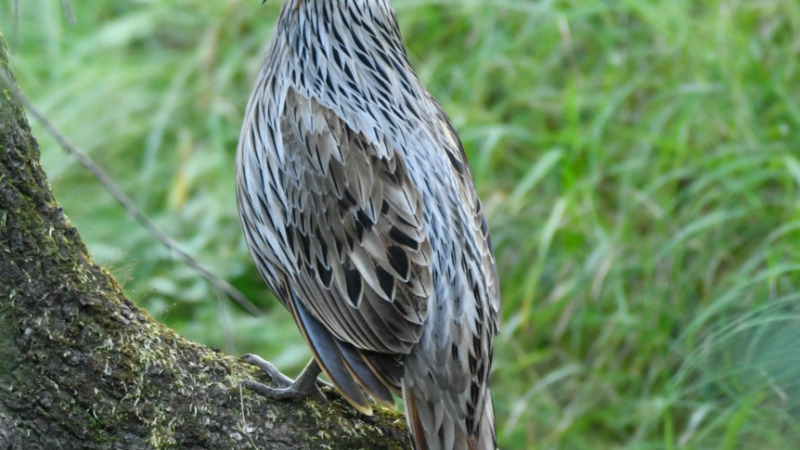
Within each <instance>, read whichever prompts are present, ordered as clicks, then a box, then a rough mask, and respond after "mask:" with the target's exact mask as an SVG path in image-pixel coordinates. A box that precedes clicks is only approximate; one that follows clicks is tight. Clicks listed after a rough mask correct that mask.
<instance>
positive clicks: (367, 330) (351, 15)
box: [237, 0, 500, 450]
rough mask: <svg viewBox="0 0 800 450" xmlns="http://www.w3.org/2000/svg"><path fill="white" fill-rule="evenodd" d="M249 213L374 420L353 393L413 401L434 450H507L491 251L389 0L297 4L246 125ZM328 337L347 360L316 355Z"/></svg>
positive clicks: (282, 279) (255, 232) (266, 264)
mask: <svg viewBox="0 0 800 450" xmlns="http://www.w3.org/2000/svg"><path fill="white" fill-rule="evenodd" d="M237 198H238V204H239V212H240V219H241V223H242V228H243V230H244V234H245V238H246V241H247V244H248V246H249V248H250V251H251V253H252V255H253V258H254V260H255V262H256V265H257V266H258V269H259V271H260V272H261V274H262V276H263V277H264V279H265V280H266V282H267V283H268V284H269V286H270V287H271V288H272V290H273V291H274V292H275V293H276V295H277V296H278V298H279V299H280V300H281V301H282V302H283V303H284V305H285V306H286V307H287V308H288V309H289V310H290V311H291V312H292V313H293V316H294V318H295V320H296V322H297V323H298V326H299V327H300V328H301V329H302V330H304V334H305V335H306V336H307V337H308V338H309V342H310V344H311V346H312V350H313V351H314V354H315V357H316V358H317V360H318V361H319V363H320V365H321V366H322V367H323V369H324V370H325V372H326V373H327V374H328V375H329V377H331V379H332V381H333V382H334V384H335V385H336V386H337V388H339V389H340V391H342V393H343V394H344V395H345V397H346V398H348V400H349V401H351V403H353V405H354V406H357V407H359V408H365V407H368V405H367V404H366V400H365V399H364V398H363V395H362V394H361V393H360V390H358V389H357V388H356V389H350V388H347V387H346V386H348V385H351V386H352V383H351V382H350V383H349V384H348V383H347V382H346V381H349V380H350V379H351V377H352V378H354V379H355V381H356V382H357V383H358V384H360V385H361V386H362V387H364V388H365V389H366V390H367V391H368V392H370V393H371V394H372V395H373V396H374V397H376V399H377V400H379V401H382V402H384V403H390V402H392V397H391V395H390V392H394V393H396V394H399V395H402V396H403V398H404V401H405V404H406V411H407V419H408V422H409V425H410V427H411V428H412V433H413V434H414V441H415V445H417V447H418V448H419V449H420V450H421V449H431V450H439V449H442V450H454V449H465V448H470V449H481V450H482V449H495V448H496V439H495V436H494V414H493V409H492V405H491V393H490V390H489V372H490V368H491V361H492V341H493V337H494V336H495V335H496V334H497V331H498V326H499V308H500V295H499V289H498V281H497V273H496V269H495V264H494V257H493V254H492V246H491V238H490V236H489V230H488V227H487V224H486V219H485V218H484V214H483V210H482V207H481V202H480V200H479V199H478V196H477V195H476V193H475V189H474V186H473V182H472V177H471V174H470V170H469V166H468V164H467V161H466V157H465V154H464V150H463V147H462V145H461V141H460V140H459V138H458V135H457V133H456V131H455V129H454V128H453V125H452V123H451V122H450V120H449V118H448V117H447V115H446V114H445V113H444V111H443V110H442V109H441V107H440V106H439V105H438V104H437V103H436V101H435V100H434V99H433V98H432V97H431V95H430V94H429V93H428V91H427V90H426V89H425V88H424V87H423V86H422V85H421V83H420V82H419V80H418V79H417V77H416V75H415V74H414V71H413V70H412V68H411V66H410V64H409V62H408V59H407V57H406V51H405V48H404V45H403V41H402V38H401V36H400V32H399V30H398V26H397V22H396V19H395V16H394V12H393V11H392V8H391V5H390V4H389V2H388V1H387V0H303V1H301V2H295V1H287V2H286V3H285V4H284V7H283V10H282V12H281V16H280V19H279V22H278V28H277V30H276V32H275V33H274V35H273V39H272V42H271V45H270V47H269V50H268V53H267V56H266V60H265V63H264V67H263V68H262V70H261V72H260V74H259V77H258V80H257V81H256V84H255V88H254V90H253V94H252V96H251V98H250V102H249V104H248V107H247V112H246V115H245V120H244V125H243V127H242V133H241V137H240V142H239V149H238V153H237ZM320 333H322V334H325V336H324V338H325V339H324V341H325V342H330V341H331V340H332V341H333V342H334V343H335V345H334V346H335V349H333V350H331V349H327V350H325V349H322V348H316V347H317V346H315V344H314V343H315V342H317V341H320V340H322V339H315V338H320V336H315V334H320ZM387 389H388V390H387ZM365 405H366V406H365Z"/></svg>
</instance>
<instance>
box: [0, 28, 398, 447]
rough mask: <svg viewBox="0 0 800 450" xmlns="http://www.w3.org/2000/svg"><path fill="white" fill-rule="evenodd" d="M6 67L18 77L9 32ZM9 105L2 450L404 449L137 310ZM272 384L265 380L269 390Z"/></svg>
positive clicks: (4, 104) (338, 408) (391, 431)
mask: <svg viewBox="0 0 800 450" xmlns="http://www.w3.org/2000/svg"><path fill="white" fill-rule="evenodd" d="M0 70H3V71H5V73H7V74H9V75H10V72H9V71H8V62H7V57H6V51H5V44H4V43H3V42H2V36H0ZM2 91H3V96H2V97H0V448H10V449H26V450H28V449H47V450H56V449H79V448H86V449H141V448H153V449H162V448H186V449H245V448H253V449H255V448H258V449H402V448H407V447H408V443H407V437H406V428H405V422H404V420H403V417H402V415H401V414H398V413H396V412H392V411H388V410H385V409H381V408H376V410H377V414H376V416H375V417H374V418H365V417H363V416H361V415H360V414H358V413H357V412H356V411H355V410H354V409H353V408H351V407H350V406H349V405H348V404H347V403H346V402H344V401H343V400H342V399H341V398H340V397H339V396H338V395H337V394H335V393H334V392H326V395H328V396H329V398H330V399H331V401H329V402H328V403H327V404H324V405H320V404H316V403H313V402H311V401H306V402H304V403H300V404H294V403H285V402H271V401H267V400H265V399H263V398H261V397H258V396H254V395H253V394H251V393H249V392H247V391H244V392H242V391H240V390H239V389H238V388H237V387H236V384H237V382H238V381H239V380H242V379H245V378H259V377H260V374H259V373H257V372H256V370H255V369H254V368H253V367H250V366H248V365H246V364H243V363H242V362H240V361H239V360H238V359H236V358H233V357H231V356H227V355H224V354H222V353H219V352H217V351H215V350H212V349H209V348H206V347H203V346H201V345H199V344H195V343H192V342H189V341H187V340H185V339H183V338H181V337H180V336H179V335H177V334H176V333H175V332H174V331H172V330H170V329H168V328H167V327H165V326H164V325H162V324H160V323H158V322H156V321H154V320H153V319H152V318H151V317H150V316H149V315H148V314H147V312H146V311H143V310H140V309H139V308H138V307H137V306H136V305H134V304H133V303H132V302H131V301H130V300H129V299H128V298H127V297H126V296H125V295H124V294H123V292H122V289H121V288H120V286H119V284H117V282H116V281H115V280H114V279H113V277H112V276H111V275H110V274H109V273H108V272H106V271H105V270H104V269H103V268H101V267H99V266H98V265H97V264H95V263H94V261H93V260H92V257H91V256H90V254H89V252H88V250H87V248H86V246H85V245H84V244H83V242H82V240H81V238H80V236H79V235H78V232H77V231H76V230H75V228H74V227H72V226H71V225H70V223H69V220H68V219H67V218H66V216H65V215H64V212H63V211H62V210H61V208H60V207H59V205H58V203H57V202H56V200H55V198H54V197H53V194H52V192H51V190H50V186H49V185H48V183H47V178H46V176H45V173H44V171H43V170H42V167H41V165H40V164H39V148H38V144H37V143H36V140H35V139H34V138H33V136H32V134H31V130H30V127H29V125H28V123H27V120H26V119H25V115H24V111H23V110H22V108H21V107H20V105H19V104H18V103H17V102H15V101H14V99H13V96H12V95H10V92H9V90H8V88H7V87H5V86H3V89H2ZM265 381H266V380H265Z"/></svg>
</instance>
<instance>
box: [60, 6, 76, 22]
mask: <svg viewBox="0 0 800 450" xmlns="http://www.w3.org/2000/svg"><path fill="white" fill-rule="evenodd" d="M61 9H62V10H63V11H64V17H66V18H67V23H69V25H70V26H72V27H74V26H75V25H77V24H78V22H77V21H76V20H75V14H73V13H72V4H71V3H70V2H69V0H61Z"/></svg>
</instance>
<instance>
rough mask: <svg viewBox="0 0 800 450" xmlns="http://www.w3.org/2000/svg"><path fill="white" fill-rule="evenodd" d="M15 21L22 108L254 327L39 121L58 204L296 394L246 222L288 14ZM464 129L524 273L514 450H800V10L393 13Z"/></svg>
mask: <svg viewBox="0 0 800 450" xmlns="http://www.w3.org/2000/svg"><path fill="white" fill-rule="evenodd" d="M13 1H14V0H0V30H2V31H3V34H4V35H5V37H6V39H7V41H8V42H9V43H10V45H11V51H12V61H11V62H12V67H13V70H14V73H15V75H16V77H17V79H18V81H19V83H20V85H21V86H22V88H23V90H24V92H26V93H27V95H29V96H30V97H31V98H32V100H33V101H34V103H35V104H36V105H37V106H38V107H39V108H41V109H42V110H43V111H44V112H45V114H47V115H48V116H49V117H50V118H51V120H52V121H53V122H54V123H55V124H56V125H57V126H58V127H60V128H61V129H62V130H63V131H64V132H65V133H66V134H67V135H68V136H69V138H70V139H71V140H72V141H73V142H74V143H76V144H77V145H78V146H79V147H80V148H82V149H84V150H85V151H87V152H88V153H89V154H90V155H91V156H92V157H93V158H95V159H96V160H97V161H98V162H99V163H100V164H101V165H102V166H103V167H105V169H106V170H107V171H108V172H110V173H111V174H112V175H113V176H114V178H115V179H116V180H117V182H118V183H119V184H120V185H121V186H122V188H123V189H124V190H125V191H126V192H127V193H128V194H130V195H131V196H132V197H133V198H134V200H135V201H136V202H137V203H138V204H139V205H140V206H141V207H142V208H143V209H144V210H145V211H146V212H147V213H148V214H149V215H151V216H152V217H153V218H154V219H155V220H156V222H157V223H158V224H159V226H161V227H162V228H163V229H164V230H165V231H166V232H168V234H170V235H171V236H173V237H175V238H176V239H177V240H178V241H180V242H181V244H182V245H183V246H184V248H185V249H187V250H188V251H190V253H193V254H195V255H196V256H197V257H198V258H199V260H200V261H202V262H204V263H205V264H207V265H208V266H209V267H211V268H212V270H213V271H214V272H215V273H217V274H219V275H220V276H222V277H224V278H226V279H228V280H230V281H231V282H233V283H234V284H235V285H236V286H237V287H238V288H239V289H241V290H242V291H243V292H244V293H245V294H247V295H248V296H249V297H250V298H251V299H252V300H253V301H254V302H256V303H257V304H259V305H260V306H261V307H262V308H263V309H264V310H265V311H266V315H265V317H262V318H257V319H256V318H251V317H248V316H246V315H245V314H244V313H243V312H242V311H241V310H239V309H238V308H237V307H236V306H234V305H231V304H230V303H229V302H228V301H227V300H226V299H224V298H222V297H221V296H220V295H219V294H218V293H215V292H213V291H212V290H211V289H210V288H209V286H208V285H207V284H206V283H205V282H204V281H203V280H202V279H201V278H200V277H199V276H197V275H196V274H195V273H193V272H192V271H190V270H189V269H187V268H186V267H185V266H184V265H183V264H181V263H179V262H176V261H174V260H173V259H172V258H171V256H170V255H169V254H168V253H167V252H166V251H164V250H163V249H162V248H161V247H159V245H158V244H157V243H156V242H155V241H154V240H153V239H152V238H151V237H150V236H149V235H147V234H146V233H145V232H144V231H143V229H142V228H141V227H139V226H138V225H137V224H136V223H134V222H132V221H131V220H129V219H128V218H127V217H126V215H125V212H124V211H122V210H121V209H120V208H119V207H118V206H117V204H116V203H115V202H114V201H113V200H112V198H111V197H110V196H109V195H108V194H107V193H106V192H105V191H104V190H103V189H102V188H101V187H100V185H99V184H98V183H97V182H96V181H95V180H94V179H93V178H91V177H90V176H89V175H88V174H87V173H86V172H85V171H84V170H82V168H81V167H79V166H78V165H77V164H76V163H75V162H74V161H72V160H71V159H69V158H67V157H66V156H65V155H64V154H63V153H62V152H61V150H60V149H59V148H58V147H57V146H56V145H55V144H54V142H53V141H52V140H51V139H50V138H48V137H47V136H45V134H44V133H43V132H42V131H41V129H40V128H38V127H35V132H36V133H37V136H38V138H39V140H40V144H41V147H42V159H43V164H44V166H45V169H46V171H47V173H48V175H49V177H50V181H51V183H52V186H53V189H54V191H55V193H56V196H57V198H58V199H59V201H60V202H61V203H62V205H63V206H64V209H65V211H66V213H67V214H68V216H69V217H70V219H71V220H72V222H73V223H74V224H75V225H76V226H77V227H78V228H79V230H80V232H81V235H82V236H83V238H84V240H85V241H86V242H87V243H88V245H89V247H90V249H91V252H92V253H93V255H94V256H95V257H96V258H97V260H98V262H100V263H101V264H103V265H104V266H105V267H107V268H108V269H109V270H110V271H111V272H112V273H113V274H114V275H115V276H116V277H117V279H118V280H119V281H120V282H121V283H123V284H124V285H125V289H126V292H127V293H128V294H129V295H130V297H131V298H132V299H134V300H135V301H136V302H138V303H139V304H140V305H141V306H143V307H145V308H147V309H148V311H149V312H150V313H151V314H152V315H153V316H154V317H156V318H158V319H160V320H162V321H164V322H166V323H167V324H169V325H170V326H172V327H174V328H175V329H177V330H178V331H179V332H180V333H182V334H183V335H185V336H187V337H188V338H190V339H193V340H196V341H199V342H202V343H204V344H207V345H210V346H214V347H219V348H223V349H224V350H226V351H227V352H231V353H234V354H238V353H244V352H255V353H258V354H260V355H263V356H264V357H266V358H269V359H271V360H273V361H274V362H275V363H276V364H277V365H278V366H279V367H281V368H283V369H285V370H286V371H287V372H288V373H290V374H292V373H296V372H297V371H298V370H299V369H300V368H301V367H302V365H303V364H304V363H305V361H306V360H307V358H308V357H309V355H310V354H309V351H308V350H307V349H306V346H305V344H304V343H303V342H302V340H301V337H300V335H299V334H298V332H297V331H296V329H295V327H294V324H293V323H292V321H291V320H290V318H289V315H288V314H287V313H286V312H285V311H284V310H283V308H282V307H281V306H280V305H279V304H278V303H277V302H276V301H275V300H274V299H273V298H272V297H271V295H270V294H269V293H268V290H267V288H266V286H265V285H264V284H263V283H262V281H261V280H260V279H259V276H258V274H257V273H256V271H255V269H254V267H253V264H252V263H251V261H250V258H249V256H248V254H247V252H246V249H245V247H244V243H243V240H242V238H241V233H240V230H239V224H238V221H237V219H236V211H235V202H234V194H233V190H234V180H233V173H234V167H233V165H234V154H235V148H236V141H237V138H238V133H239V126H240V123H241V117H242V114H243V109H244V106H245V103H246V101H247V97H248V95H249V92H250V89H251V86H252V82H253V80H254V77H255V74H256V71H257V70H258V68H259V66H260V64H261V61H262V58H263V54H264V51H265V48H266V45H267V41H268V38H269V36H270V33H271V30H272V28H273V25H274V21H275V19H276V16H277V12H278V9H279V7H280V3H281V1H280V0H270V1H269V2H267V4H266V5H265V6H260V4H259V2H258V1H257V0H218V1H203V0H160V1H155V0H138V1H122V0H95V1H92V2H73V5H72V6H73V9H74V14H75V17H76V18H77V24H78V25H77V26H76V27H74V28H73V27H69V26H68V24H67V21H66V19H65V17H64V14H63V13H62V11H61V5H60V2H59V1H58V0H23V1H21V2H19V28H18V32H17V33H13V32H12V29H13V25H12V24H13V20H12V14H11V8H12V3H13ZM394 6H395V8H396V10H397V14H398V19H399V22H400V25H401V27H402V30H403V33H404V36H405V39H406V42H407V45H408V48H409V51H410V55H411V58H412V63H413V64H414V67H415V68H416V70H417V73H418V75H419V76H420V78H421V79H422V81H423V82H424V83H425V84H426V85H427V86H428V88H429V89H430V90H431V92H432V93H433V94H434V95H435V96H436V97H437V98H438V99H439V101H440V102H441V103H442V105H443V106H444V108H445V109H446V110H447V111H448V112H449V114H450V115H451V116H452V118H453V121H454V123H455V124H456V126H457V128H458V130H459V131H460V133H461V136H462V138H463V141H464V143H465V146H466V150H467V153H468V155H469V157H470V160H471V165H472V168H473V173H474V176H475V181H476V184H477V187H478V190H479V192H480V194H481V196H482V198H483V199H484V203H485V205H486V209H487V211H488V215H489V222H490V224H491V229H492V235H493V239H494V242H495V249H496V252H497V262H498V266H499V267H498V268H499V272H500V274H501V278H502V292H503V324H502V332H501V336H500V337H499V338H498V340H497V344H496V360H495V366H494V373H493V386H494V393H495V404H496V409H497V413H498V427H499V437H500V447H501V448H503V449H504V450H507V449H567V450H572V449H666V450H672V449H791V448H800V426H799V425H798V417H800V401H798V396H800V388H799V387H800V386H799V385H798V383H800V314H799V313H800V294H798V292H800V291H798V284H800V273H799V271H800V195H799V194H800V151H798V147H799V146H800V73H799V72H798V63H800V2H789V1H781V0H776V1H769V0H764V1H753V0H749V1H748V0H741V1H736V0H703V1H699V0H697V1H688V0H621V1H610V0H580V1H578V0H563V1H556V0H549V1H548V0H542V1H525V0H468V1H444V0H439V1H435V0H394Z"/></svg>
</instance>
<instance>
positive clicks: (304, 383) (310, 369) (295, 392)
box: [239, 354, 330, 403]
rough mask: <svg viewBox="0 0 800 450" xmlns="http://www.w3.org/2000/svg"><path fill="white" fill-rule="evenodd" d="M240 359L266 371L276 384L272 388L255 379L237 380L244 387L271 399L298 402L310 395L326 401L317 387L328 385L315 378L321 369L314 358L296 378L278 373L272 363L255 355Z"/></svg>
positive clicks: (321, 401) (322, 401) (315, 398)
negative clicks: (275, 386)
mask: <svg viewBox="0 0 800 450" xmlns="http://www.w3.org/2000/svg"><path fill="white" fill-rule="evenodd" d="M242 359H243V360H244V361H245V362H247V363H250V364H252V365H254V366H256V367H258V368H260V369H261V370H263V371H264V372H266V373H267V375H269V377H270V378H271V379H272V382H273V383H275V384H276V385H278V387H277V388H272V387H269V386H267V385H265V384H262V383H259V382H257V381H253V380H242V381H240V382H239V385H240V386H242V387H243V388H245V389H248V390H251V391H253V392H257V393H259V394H261V395H263V396H264V397H267V398H271V399H273V400H292V401H295V402H299V401H302V400H304V399H305V398H306V397H311V398H313V399H314V400H315V401H317V402H318V403H325V402H327V401H328V400H327V399H326V398H325V395H323V394H322V392H321V391H320V390H319V388H320V387H323V386H327V387H330V385H329V384H328V383H326V382H324V381H322V380H320V379H319V378H317V377H318V376H319V374H320V373H321V372H322V370H321V369H320V368H319V365H318V364H317V360H316V359H314V358H311V361H309V362H308V364H306V367H305V369H303V371H302V372H300V375H298V376H297V379H296V380H292V379H291V378H289V377H287V376H286V375H284V374H282V373H280V371H278V369H276V368H275V366H274V365H272V363H270V362H269V361H265V360H264V359H262V358H260V357H258V356H256V355H252V354H247V355H244V356H242Z"/></svg>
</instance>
